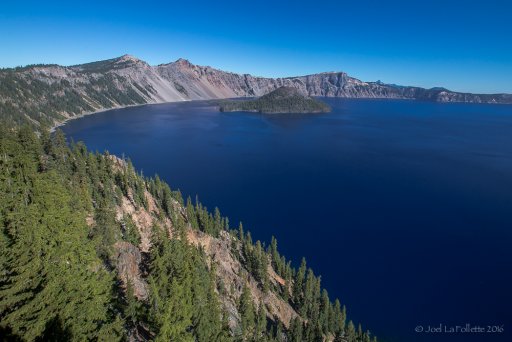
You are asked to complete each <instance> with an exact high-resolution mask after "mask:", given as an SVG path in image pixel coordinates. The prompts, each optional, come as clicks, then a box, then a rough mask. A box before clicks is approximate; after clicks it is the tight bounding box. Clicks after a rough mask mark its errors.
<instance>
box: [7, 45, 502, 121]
mask: <svg viewBox="0 0 512 342" xmlns="http://www.w3.org/2000/svg"><path fill="white" fill-rule="evenodd" d="M282 86H286V87H295V88H297V89H298V90H300V92H302V93H303V94H304V95H308V96H329V97H344V98H389V99H413V100H424V101H436V102H470V103H501V104H510V103H512V95H511V94H470V93H459V92H453V91H449V90H447V89H444V88H431V89H425V88H420V87H409V86H399V85H394V84H385V83H382V82H380V81H377V82H363V81H360V80H358V79H356V78H353V77H350V76H348V75H347V74H346V73H344V72H325V73H319V74H313V75H306V76H297V77H285V78H264V77H255V76H252V75H249V74H243V75H242V74H236V73H231V72H226V71H222V70H218V69H214V68H212V67H209V66H198V65H194V64H192V63H190V62H189V61H187V60H185V59H178V60H177V61H175V62H172V63H168V64H161V65H157V66H151V65H149V64H148V63H146V62H144V61H142V60H140V59H138V58H135V57H133V56H130V55H124V56H122V57H119V58H114V59H109V60H105V61H98V62H92V63H87V64H81V65H74V66H67V67H66V66H59V65H31V66H26V67H18V68H12V69H2V70H0V117H2V118H4V119H7V120H11V121H15V122H16V123H20V122H27V123H30V124H32V125H44V126H48V127H51V126H54V125H58V124H60V123H62V122H64V121H66V120H68V119H70V118H73V117H76V116H79V115H83V114H86V113H91V112H95V111H99V110H105V109H110V108H119V107H124V106H129V105H139V104H146V103H163V102H173V101H184V100H207V99H222V98H233V97H252V96H261V95H264V94H266V93H269V92H270V91H273V90H275V89H277V88H279V87H282Z"/></svg>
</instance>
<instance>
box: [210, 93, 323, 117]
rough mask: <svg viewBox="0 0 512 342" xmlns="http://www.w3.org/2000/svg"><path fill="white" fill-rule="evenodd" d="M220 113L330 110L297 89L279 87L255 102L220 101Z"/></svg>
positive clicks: (313, 111)
mask: <svg viewBox="0 0 512 342" xmlns="http://www.w3.org/2000/svg"><path fill="white" fill-rule="evenodd" d="M219 109H220V111H221V112H236V111H244V112H258V113H268V114H273V113H274V114H275V113H327V112H330V111H331V108H330V107H329V106H328V105H327V104H325V103H323V102H322V101H319V100H316V99H314V98H312V97H309V96H305V95H303V94H302V93H301V92H300V91H299V90H298V89H297V88H294V87H280V88H277V89H276V90H274V91H271V92H270V93H268V94H265V95H263V96H261V97H259V98H257V99H255V100H232V101H222V102H221V103H220V106H219Z"/></svg>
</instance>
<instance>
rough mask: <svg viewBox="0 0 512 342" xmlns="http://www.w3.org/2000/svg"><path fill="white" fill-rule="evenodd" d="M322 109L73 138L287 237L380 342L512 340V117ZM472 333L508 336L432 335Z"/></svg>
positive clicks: (499, 109)
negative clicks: (472, 328) (475, 329)
mask: <svg viewBox="0 0 512 342" xmlns="http://www.w3.org/2000/svg"><path fill="white" fill-rule="evenodd" d="M322 100H323V101H325V102H327V103H328V104H329V105H330V106H331V107H332V112H331V113H325V114H279V115H275V114H273V115H262V114H255V113H243V112H235V113H221V112H219V111H218V107H217V106H216V104H215V102H211V101H198V102H182V103H168V104H160V105H146V106H141V107H132V108H125V109H117V110H111V111H107V112H103V113H98V114H95V115H90V116H86V117H83V118H81V119H78V120H73V121H70V122H68V123H67V124H66V125H65V126H63V127H62V129H63V130H64V132H65V133H66V134H67V135H68V137H70V138H73V139H74V140H75V141H84V142H85V143H86V145H87V146H88V147H89V149H91V150H98V151H104V150H108V151H109V152H110V153H112V154H116V155H118V156H122V155H124V156H126V157H129V158H130V159H131V160H132V161H133V163H134V165H135V166H136V167H137V168H138V169H139V171H142V172H143V173H144V174H145V175H148V176H149V175H154V174H155V173H157V174H158V175H159V176H160V177H161V178H162V179H164V180H165V181H167V182H168V183H169V184H170V186H171V187H172V188H173V189H180V190H181V192H182V193H183V195H184V197H185V198H186V196H188V195H190V196H191V197H192V198H194V197H195V196H196V195H197V196H198V197H199V199H200V201H201V202H202V203H203V204H205V205H206V206H208V208H210V209H213V208H214V207H216V206H217V207H219V209H220V211H221V213H222V214H223V215H225V216H228V217H229V218H230V223H231V225H232V226H233V227H235V226H238V222H239V221H242V222H243V224H244V228H245V229H246V230H249V231H251V233H252V234H253V237H255V238H257V239H260V240H263V241H265V242H266V243H269V242H270V239H271V236H272V235H273V236H275V237H276V238H277V241H278V244H279V249H280V251H281V252H282V254H284V255H285V256H286V257H287V258H288V259H292V260H293V262H294V264H295V265H297V266H298V264H299V263H300V260H301V258H302V257H303V256H304V257H305V258H306V260H307V262H308V265H309V266H311V267H312V268H313V269H314V270H315V271H316V272H318V273H319V274H320V275H321V276H322V284H323V285H324V286H325V287H326V288H327V290H328V291H329V294H330V295H331V297H338V298H339V299H340V301H341V302H342V304H345V305H346V306H347V311H348V318H349V319H352V320H353V321H354V322H355V323H356V326H357V323H358V322H364V323H365V325H364V326H363V329H370V330H371V331H372V332H374V333H375V334H377V336H378V337H379V340H380V341H388V340H393V341H395V340H396V341H443V340H446V341H482V340H485V341H504V340H507V339H508V340H510V336H511V334H510V330H511V329H512V326H511V323H512V321H511V320H512V315H510V308H511V307H512V297H511V296H512V295H511V291H510V289H512V248H511V245H512V231H511V229H512V106H508V105H482V104H462V103H453V104H442V103H429V102H419V101H406V100H355V99H334V98H323V99H322ZM468 323H469V324H471V325H478V326H485V327H487V326H495V325H497V326H504V332H495V333H488V332H485V333H481V332H480V333H471V332H468V333H447V332H432V333H427V332H426V331H427V328H428V327H429V326H432V327H433V326H436V327H438V326H439V325H446V326H455V325H460V326H465V325H466V324H468ZM418 326H421V327H422V329H424V331H422V332H417V331H418V330H417V327H418Z"/></svg>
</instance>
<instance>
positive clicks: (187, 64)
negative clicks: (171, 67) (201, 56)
mask: <svg viewBox="0 0 512 342" xmlns="http://www.w3.org/2000/svg"><path fill="white" fill-rule="evenodd" d="M173 64H176V65H178V66H180V67H187V68H190V67H191V66H193V64H192V63H190V61H189V60H188V59H185V58H178V59H177V60H176V61H175V62H174V63H173Z"/></svg>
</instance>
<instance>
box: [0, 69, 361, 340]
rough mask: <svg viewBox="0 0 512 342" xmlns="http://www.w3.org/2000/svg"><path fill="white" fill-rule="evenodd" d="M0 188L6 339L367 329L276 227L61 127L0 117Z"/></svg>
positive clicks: (351, 335)
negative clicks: (269, 233)
mask: <svg viewBox="0 0 512 342" xmlns="http://www.w3.org/2000/svg"><path fill="white" fill-rule="evenodd" d="M89 67H90V68H101V67H103V66H102V65H94V66H89ZM0 192H1V193H2V197H1V198H0V270H1V271H0V336H3V337H4V338H5V339H8V340H23V341H36V340H63V341H64V340H65V341H68V340H73V341H84V340H99V341H114V340H130V341H147V340H156V341H200V342H202V341H204V342H210V341H296V342H298V341H350V342H351V341H369V340H370V333H369V332H363V330H362V329H361V327H360V326H359V328H358V329H356V328H355V326H354V324H353V323H352V322H351V321H348V323H346V322H347V321H346V311H345V308H344V307H343V306H341V305H340V303H339V301H337V300H336V301H334V302H332V301H331V300H330V299H329V296H328V294H327V291H326V290H325V289H324V290H323V289H322V288H321V284H320V278H319V277H317V276H316V275H315V274H314V273H313V271H312V270H311V269H308V268H307V265H306V262H305V260H303V261H302V263H301V266H300V267H299V268H298V269H295V268H294V267H292V265H291V263H290V262H289V261H287V260H286V259H285V258H284V257H283V256H281V255H280V254H279V252H278V250H277V241H276V240H275V239H272V241H271V243H270V244H269V245H268V246H266V245H265V244H264V243H261V242H260V241H256V242H255V243H254V242H253V240H252V238H251V235H250V233H248V232H245V231H244V229H243V227H242V225H241V224H240V225H239V226H238V228H237V229H234V228H233V227H232V226H231V224H230V222H229V220H228V219H227V218H225V217H222V216H221V214H220V212H219V210H218V209H215V210H214V211H213V212H209V211H208V210H207V208H205V207H203V206H202V205H201V204H200V203H198V202H197V201H196V203H192V201H191V200H190V198H189V199H187V200H186V201H184V200H183V199H182V196H181V194H180V193H179V191H172V190H171V189H170V187H169V186H168V185H167V184H165V183H164V182H162V181H161V180H160V179H159V178H158V177H155V178H145V177H143V176H142V175H140V174H138V173H136V171H135V170H134V167H133V166H132V165H131V163H130V162H129V161H125V160H121V159H119V158H117V157H115V156H111V155H109V154H108V153H105V154H98V153H96V154H93V153H90V152H88V151H87V149H86V147H85V146H84V145H83V144H81V143H78V144H72V145H71V146H68V144H67V142H66V140H65V138H64V136H63V134H62V132H61V131H57V132H56V133H55V134H54V135H52V136H50V135H49V134H48V133H46V132H45V131H43V132H42V134H41V136H37V135H36V134H35V133H34V132H33V131H32V129H31V128H30V127H28V126H23V127H21V128H20V127H15V128H6V125H5V124H3V125H0Z"/></svg>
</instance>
